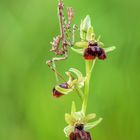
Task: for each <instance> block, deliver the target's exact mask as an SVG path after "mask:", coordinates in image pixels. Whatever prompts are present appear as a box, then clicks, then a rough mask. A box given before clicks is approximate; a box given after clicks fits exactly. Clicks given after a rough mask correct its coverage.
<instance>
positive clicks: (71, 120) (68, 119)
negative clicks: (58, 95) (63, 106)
mask: <svg viewBox="0 0 140 140" xmlns="http://www.w3.org/2000/svg"><path fill="white" fill-rule="evenodd" d="M65 121H66V123H67V124H69V125H73V124H74V123H75V118H74V117H72V115H70V114H68V113H66V114H65Z"/></svg>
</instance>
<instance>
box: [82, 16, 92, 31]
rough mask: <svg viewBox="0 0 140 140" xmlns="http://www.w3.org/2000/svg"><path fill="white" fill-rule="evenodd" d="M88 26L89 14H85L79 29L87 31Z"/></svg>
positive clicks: (89, 23)
mask: <svg viewBox="0 0 140 140" xmlns="http://www.w3.org/2000/svg"><path fill="white" fill-rule="evenodd" d="M90 26H91V20H90V16H89V15H87V16H86V17H85V19H84V20H83V21H82V22H81V26H80V31H84V32H87V30H88V28H89V27H90Z"/></svg>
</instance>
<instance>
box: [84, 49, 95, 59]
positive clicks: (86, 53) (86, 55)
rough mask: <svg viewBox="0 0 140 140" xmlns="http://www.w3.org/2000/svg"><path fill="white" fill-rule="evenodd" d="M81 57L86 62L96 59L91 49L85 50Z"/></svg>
mask: <svg viewBox="0 0 140 140" xmlns="http://www.w3.org/2000/svg"><path fill="white" fill-rule="evenodd" d="M83 56H84V58H85V59H86V60H94V59H95V58H96V53H95V51H93V50H92V48H86V49H85V50H84V55H83Z"/></svg>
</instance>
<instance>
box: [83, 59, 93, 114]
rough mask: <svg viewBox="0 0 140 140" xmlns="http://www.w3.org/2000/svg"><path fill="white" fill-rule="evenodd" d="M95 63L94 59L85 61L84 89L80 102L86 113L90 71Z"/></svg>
mask: <svg viewBox="0 0 140 140" xmlns="http://www.w3.org/2000/svg"><path fill="white" fill-rule="evenodd" d="M94 64H95V60H94V61H87V60H86V61H85V65H86V77H87V78H86V80H85V89H84V100H83V104H82V112H83V113H84V114H86V109H87V104H88V97H89V86H90V78H91V73H92V70H93V67H94Z"/></svg>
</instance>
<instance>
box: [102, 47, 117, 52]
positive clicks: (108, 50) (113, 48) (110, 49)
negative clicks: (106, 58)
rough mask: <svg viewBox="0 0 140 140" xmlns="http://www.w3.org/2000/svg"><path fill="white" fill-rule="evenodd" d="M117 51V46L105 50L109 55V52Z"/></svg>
mask: <svg viewBox="0 0 140 140" xmlns="http://www.w3.org/2000/svg"><path fill="white" fill-rule="evenodd" d="M115 49H116V47H115V46H112V47H108V48H104V50H105V52H106V53H108V52H112V51H114V50H115Z"/></svg>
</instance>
